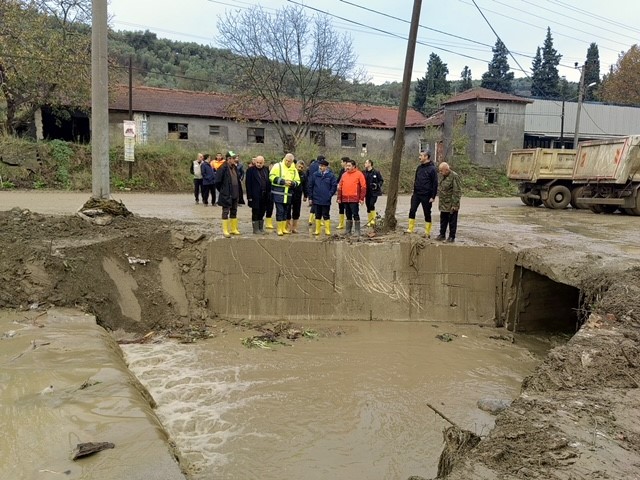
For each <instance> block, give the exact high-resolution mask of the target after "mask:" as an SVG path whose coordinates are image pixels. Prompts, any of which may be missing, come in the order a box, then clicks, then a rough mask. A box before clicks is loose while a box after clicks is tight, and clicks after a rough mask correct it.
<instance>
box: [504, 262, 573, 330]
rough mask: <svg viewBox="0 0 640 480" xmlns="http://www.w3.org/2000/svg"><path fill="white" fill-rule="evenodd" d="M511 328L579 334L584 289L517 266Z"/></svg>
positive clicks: (510, 315)
mask: <svg viewBox="0 0 640 480" xmlns="http://www.w3.org/2000/svg"><path fill="white" fill-rule="evenodd" d="M513 282H514V285H513V291H514V294H513V296H512V304H511V305H510V308H509V310H508V311H509V316H508V322H507V327H508V328H509V330H513V331H518V332H533V331H547V332H565V333H575V332H576V331H577V330H578V327H579V311H580V290H579V289H578V288H576V287H573V286H570V285H565V284H562V283H558V282H556V281H554V280H551V279H550V278H548V277H545V276H544V275H540V274H538V273H536V272H533V271H531V270H528V269H526V268H524V267H520V266H517V267H516V271H515V275H514V279H513Z"/></svg>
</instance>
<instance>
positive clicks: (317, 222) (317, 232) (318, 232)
mask: <svg viewBox="0 0 640 480" xmlns="http://www.w3.org/2000/svg"><path fill="white" fill-rule="evenodd" d="M320 230H322V220H316V231H315V232H313V234H314V235H320Z"/></svg>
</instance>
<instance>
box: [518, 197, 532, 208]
mask: <svg viewBox="0 0 640 480" xmlns="http://www.w3.org/2000/svg"><path fill="white" fill-rule="evenodd" d="M520 200H522V203H524V204H525V205H526V206H527V207H530V206H531V203H530V202H531V199H530V198H528V197H520Z"/></svg>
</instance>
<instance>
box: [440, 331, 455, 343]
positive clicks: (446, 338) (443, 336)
mask: <svg viewBox="0 0 640 480" xmlns="http://www.w3.org/2000/svg"><path fill="white" fill-rule="evenodd" d="M457 336H458V335H456V334H455V333H440V334H438V335H436V338H437V339H438V340H442V341H443V342H451V341H452V340H453V339H454V337H457Z"/></svg>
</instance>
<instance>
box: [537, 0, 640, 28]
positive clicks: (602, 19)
mask: <svg viewBox="0 0 640 480" xmlns="http://www.w3.org/2000/svg"><path fill="white" fill-rule="evenodd" d="M547 2H549V3H554V4H556V5H559V6H561V7H563V8H566V9H567V10H572V11H574V12H577V13H580V14H582V15H584V16H586V17H590V18H594V19H596V20H598V21H599V22H604V23H608V24H609V25H613V26H616V27H622V28H625V29H627V30H629V31H631V32H635V33H640V30H639V29H637V28H635V27H631V26H629V25H626V24H624V23H620V22H617V21H615V20H611V19H608V18H606V17H603V16H602V15H601V14H595V13H591V12H589V11H587V10H584V9H582V8H578V7H574V6H573V5H569V4H567V3H565V2H561V1H560V0H547Z"/></svg>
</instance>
